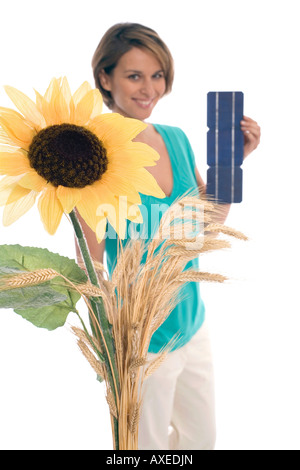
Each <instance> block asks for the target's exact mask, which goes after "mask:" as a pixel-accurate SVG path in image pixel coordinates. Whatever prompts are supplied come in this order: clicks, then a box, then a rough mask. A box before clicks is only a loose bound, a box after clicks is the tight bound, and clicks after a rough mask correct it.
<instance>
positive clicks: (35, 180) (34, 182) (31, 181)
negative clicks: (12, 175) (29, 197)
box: [18, 169, 47, 193]
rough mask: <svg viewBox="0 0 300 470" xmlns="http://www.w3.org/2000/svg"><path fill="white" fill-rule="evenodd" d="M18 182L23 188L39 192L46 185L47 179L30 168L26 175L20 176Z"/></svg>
mask: <svg viewBox="0 0 300 470" xmlns="http://www.w3.org/2000/svg"><path fill="white" fill-rule="evenodd" d="M18 184H19V185H20V186H22V187H23V188H27V189H32V190H33V191H36V192H38V193H39V192H41V191H42V190H43V189H44V188H45V187H46V186H47V181H46V180H45V179H44V178H42V177H41V176H40V175H38V173H37V172H36V171H35V170H33V169H30V171H28V172H27V173H26V175H24V176H22V177H21V179H20V180H19V181H18Z"/></svg>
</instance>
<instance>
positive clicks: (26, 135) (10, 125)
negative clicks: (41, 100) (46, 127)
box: [0, 115, 36, 150]
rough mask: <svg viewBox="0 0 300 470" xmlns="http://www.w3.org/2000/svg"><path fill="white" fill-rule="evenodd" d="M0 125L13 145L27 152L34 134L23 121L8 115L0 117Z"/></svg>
mask: <svg viewBox="0 0 300 470" xmlns="http://www.w3.org/2000/svg"><path fill="white" fill-rule="evenodd" d="M0 125H1V127H2V128H3V129H4V131H5V132H6V134H7V136H8V137H9V138H10V139H11V140H12V141H13V142H14V143H16V144H17V145H18V146H19V147H22V148H25V149H26V150H28V148H29V146H30V144H31V142H32V139H33V137H34V135H35V134H36V132H35V131H34V129H33V128H32V127H30V126H29V125H28V124H27V123H26V122H25V120H24V119H19V118H17V117H12V116H9V115H6V116H5V117H3V116H0Z"/></svg>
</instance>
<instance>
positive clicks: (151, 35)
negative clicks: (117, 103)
mask: <svg viewBox="0 0 300 470" xmlns="http://www.w3.org/2000/svg"><path fill="white" fill-rule="evenodd" d="M133 47H139V48H140V49H147V50H149V51H150V52H152V53H153V54H154V55H155V57H156V58H157V60H158V61H159V62H160V64H161V67H162V70H163V72H164V76H165V80H166V91H165V94H166V93H169V92H170V91H171V89H172V85H173V79H174V64H173V58H172V55H171V53H170V51H169V49H168V47H167V46H166V44H165V43H164V42H163V41H162V40H161V38H160V37H159V36H158V34H157V33H156V32H155V31H154V30H153V29H151V28H148V27H146V26H143V25H141V24H138V23H118V24H116V25H114V26H112V27H111V28H110V29H109V30H108V31H107V32H106V33H105V34H104V36H103V37H102V39H101V41H100V43H99V45H98V47H97V49H96V51H95V53H94V56H93V59H92V68H93V74H94V79H95V85H96V87H97V88H98V89H99V90H100V92H101V94H102V96H103V100H104V103H105V104H106V105H107V106H108V107H109V108H111V107H112V105H113V103H114V100H113V97H112V95H111V93H110V92H109V91H107V90H105V89H104V88H103V87H102V86H101V83H100V78H99V75H100V72H101V71H103V70H104V72H105V73H106V74H107V75H109V74H110V73H111V72H112V71H113V69H114V68H115V67H116V66H117V64H118V61H119V60H120V58H121V57H122V55H124V54H125V53H126V52H128V51H130V49H132V48H133Z"/></svg>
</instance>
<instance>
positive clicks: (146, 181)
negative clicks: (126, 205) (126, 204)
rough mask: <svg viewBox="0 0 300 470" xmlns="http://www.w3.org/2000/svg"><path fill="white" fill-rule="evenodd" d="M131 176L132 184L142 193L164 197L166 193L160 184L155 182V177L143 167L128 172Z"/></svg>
mask: <svg viewBox="0 0 300 470" xmlns="http://www.w3.org/2000/svg"><path fill="white" fill-rule="evenodd" d="M127 174H130V176H131V178H132V184H133V186H134V187H135V189H136V190H137V191H139V192H140V193H142V194H148V195H150V196H154V197H157V198H165V197H166V195H165V193H164V192H163V190H162V189H161V188H160V186H159V185H158V184H157V182H156V180H155V178H154V177H153V176H152V175H151V173H149V171H147V170H146V169H145V168H140V169H138V170H134V171H132V172H130V171H129V170H128V172H127Z"/></svg>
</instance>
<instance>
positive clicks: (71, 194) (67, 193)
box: [56, 186, 82, 214]
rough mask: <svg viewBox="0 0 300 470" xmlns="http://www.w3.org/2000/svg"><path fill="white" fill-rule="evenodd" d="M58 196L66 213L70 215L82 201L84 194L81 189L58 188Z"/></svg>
mask: <svg viewBox="0 0 300 470" xmlns="http://www.w3.org/2000/svg"><path fill="white" fill-rule="evenodd" d="M56 195H57V197H58V199H59V201H60V203H61V205H62V207H63V209H64V211H65V212H66V213H68V214H69V213H70V212H71V211H72V210H73V209H74V207H76V206H77V204H78V202H79V201H80V199H81V196H82V192H81V190H80V189H79V188H66V187H65V186H58V188H57V191H56Z"/></svg>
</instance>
